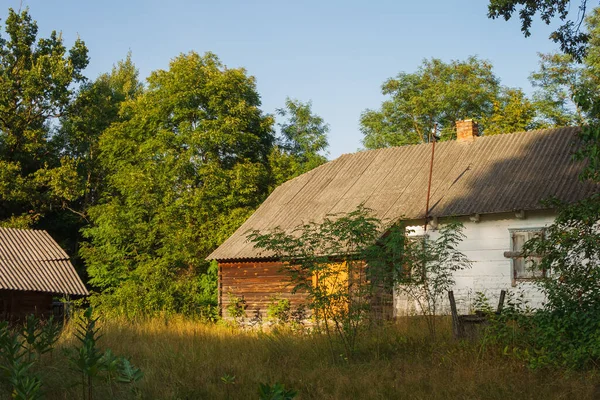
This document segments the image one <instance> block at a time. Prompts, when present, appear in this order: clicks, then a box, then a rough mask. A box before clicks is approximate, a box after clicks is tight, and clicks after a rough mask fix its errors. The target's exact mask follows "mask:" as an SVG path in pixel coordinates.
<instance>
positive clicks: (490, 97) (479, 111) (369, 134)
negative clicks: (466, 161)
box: [360, 57, 533, 149]
mask: <svg viewBox="0 0 600 400" xmlns="http://www.w3.org/2000/svg"><path fill="white" fill-rule="evenodd" d="M382 92H383V94H384V95H389V96H391V99H390V100H386V101H384V102H383V104H382V105H381V109H380V110H366V111H364V112H363V114H362V115H361V120H360V125H361V131H362V133H363V135H364V139H363V144H364V145H365V147H366V148H369V149H373V148H380V147H388V146H401V145H406V144H415V143H423V142H428V141H429V139H430V135H431V132H432V131H433V130H434V129H435V127H436V126H437V129H438V130H439V131H441V135H442V138H443V139H451V138H455V137H456V129H455V122H456V121H457V120H460V119H466V118H473V119H476V120H478V121H480V122H482V125H481V130H482V131H484V132H485V131H486V129H487V126H486V124H489V126H490V128H492V129H490V133H492V132H494V133H496V132H497V131H498V130H499V129H500V128H502V129H507V130H509V131H517V130H523V128H526V127H527V126H528V125H529V124H530V123H531V122H532V119H533V115H532V113H531V111H530V108H531V106H530V105H529V104H528V103H527V101H526V99H525V98H524V96H523V95H522V93H520V92H519V91H516V90H513V89H507V88H503V87H502V86H501V85H500V83H499V80H498V78H497V77H496V76H495V75H494V74H493V72H492V66H491V64H490V63H488V62H487V61H482V60H479V59H478V58H476V57H470V58H469V59H467V60H466V61H451V62H450V63H444V62H443V61H441V60H439V59H431V60H425V61H423V64H422V65H421V66H420V67H419V68H418V70H417V72H415V73H412V74H409V73H404V72H403V73H400V74H399V75H398V76H397V77H396V78H391V79H388V80H387V81H386V82H385V83H384V84H383V86H382ZM500 116H503V117H500ZM492 117H495V119H493V118H492ZM500 119H501V120H502V121H499V120H500ZM501 122H502V123H501Z"/></svg>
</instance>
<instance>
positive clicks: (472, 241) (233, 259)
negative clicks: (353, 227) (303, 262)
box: [209, 120, 599, 315]
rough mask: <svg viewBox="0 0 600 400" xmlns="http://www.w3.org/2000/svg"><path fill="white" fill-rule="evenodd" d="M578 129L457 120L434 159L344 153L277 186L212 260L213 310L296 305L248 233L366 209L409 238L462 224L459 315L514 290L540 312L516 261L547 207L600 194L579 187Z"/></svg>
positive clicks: (414, 151)
mask: <svg viewBox="0 0 600 400" xmlns="http://www.w3.org/2000/svg"><path fill="white" fill-rule="evenodd" d="M578 131H579V128H575V127H570V128H559V129H547V130H537V131H529V132H520V133H509V134H502V135H495V136H481V137H479V135H478V128H477V124H476V123H474V122H473V121H470V120H467V121H458V122H457V137H458V139H457V140H453V141H445V142H440V143H437V144H436V146H435V151H434V147H433V146H434V145H433V144H432V143H426V144H418V145H411V146H403V147H394V148H385V149H379V150H370V151H363V152H358V153H355V154H345V155H342V156H341V157H339V158H338V159H336V160H334V161H331V162H329V163H327V164H324V165H322V166H320V167H318V168H316V169H314V170H312V171H310V172H308V173H306V174H304V175H301V176H299V177H297V178H294V179H292V180H290V181H288V182H286V183H284V184H283V185H281V186H279V187H278V188H277V189H276V190H275V191H274V192H273V193H272V194H271V195H270V196H269V197H268V198H267V200H266V201H265V202H264V203H263V204H262V205H261V206H260V207H259V208H258V209H257V210H256V212H255V213H254V214H253V215H252V216H251V217H250V218H249V219H248V220H247V221H246V222H245V223H244V224H243V225H242V226H241V227H240V228H239V229H238V230H237V231H236V232H235V233H234V234H233V235H232V236H231V237H230V238H228V239H227V240H226V241H225V242H224V243H223V244H222V245H221V246H219V247H218V248H217V249H216V250H215V251H214V252H213V253H212V254H211V255H210V256H209V258H210V259H214V260H217V261H218V262H219V303H220V304H221V306H222V307H224V306H226V305H227V301H228V294H233V295H234V296H236V297H239V298H243V299H244V300H245V302H246V306H247V309H248V310H260V311H264V310H265V307H266V305H267V304H268V299H269V297H270V296H273V295H280V296H283V297H289V298H291V299H293V301H295V302H299V301H302V300H303V299H302V296H296V297H295V296H292V295H291V294H290V289H291V285H290V284H289V280H288V277H287V276H286V274H285V273H284V272H282V271H281V264H280V263H279V262H278V260H276V259H273V258H270V257H269V254H264V253H261V251H259V250H258V249H256V248H254V246H253V244H252V243H250V242H248V241H247V239H246V236H247V232H248V231H249V230H253V229H258V230H261V231H268V230H270V229H272V228H274V227H277V226H279V227H280V228H282V229H284V230H291V229H293V228H294V227H296V226H298V225H299V224H301V223H303V222H307V221H315V222H318V221H319V220H321V219H322V218H323V217H324V216H325V215H327V214H335V213H342V212H350V211H352V210H354V209H356V207H357V206H358V205H359V204H364V205H365V206H366V207H368V208H370V209H372V210H373V212H374V214H375V216H376V217H378V218H380V219H382V220H388V221H398V220H404V221H406V223H408V225H411V226H413V229H414V234H415V235H423V234H425V233H427V235H429V236H430V237H435V236H436V234H437V228H438V226H439V225H440V224H444V222H445V221H447V220H448V219H449V218H452V219H454V220H459V221H461V222H462V223H463V224H464V227H465V230H464V233H465V234H466V236H467V238H466V239H465V240H464V241H463V242H462V243H461V247H460V250H462V251H463V253H464V254H466V255H467V257H468V258H469V259H470V260H471V261H472V262H473V267H472V268H471V269H468V270H464V271H460V272H457V273H456V276H455V280H456V287H455V288H454V294H455V296H456V299H457V303H458V306H459V310H460V311H462V312H466V311H467V310H468V308H469V306H470V304H471V303H472V301H473V298H474V296H475V294H476V292H483V293H485V294H487V295H488V297H489V298H490V299H491V301H494V300H495V299H494V297H497V296H498V295H499V293H500V291H501V290H502V289H511V288H512V289H517V290H522V291H523V292H524V293H525V296H526V298H527V299H528V300H529V301H531V303H532V304H533V305H535V304H539V302H540V301H542V300H543V299H542V298H541V296H540V293H538V292H537V291H536V290H535V289H534V287H533V286H532V284H531V282H532V279H535V277H536V276H535V275H534V273H532V272H531V271H529V270H528V269H527V268H525V263H524V261H523V259H522V257H520V256H519V254H520V250H521V246H522V245H523V243H524V242H525V241H526V240H527V239H528V238H529V237H531V236H532V235H534V234H536V233H537V232H540V231H541V230H542V229H543V228H544V227H545V226H548V225H549V224H551V223H552V222H553V220H554V218H555V215H556V213H555V210H553V209H552V208H551V207H550V206H549V205H548V204H547V203H546V202H544V200H547V199H549V198H557V199H559V200H562V201H565V202H575V201H577V200H580V199H583V198H585V197H587V196H590V195H591V194H593V193H597V192H599V186H598V185H597V184H593V183H589V182H582V181H581V180H580V179H579V174H580V172H581V171H582V168H583V163H582V162H579V161H575V160H574V159H573V152H574V150H575V149H576V146H577V133H578ZM427 205H428V206H427ZM425 227H426V228H425ZM425 229H426V231H427V232H424V230H425ZM413 312H419V310H416V309H415V304H414V303H412V302H411V301H409V300H408V299H407V298H404V297H403V296H401V295H399V294H398V293H395V294H394V314H395V315H402V314H406V313H413Z"/></svg>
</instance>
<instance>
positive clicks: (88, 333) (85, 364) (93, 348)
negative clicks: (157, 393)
mask: <svg viewBox="0 0 600 400" xmlns="http://www.w3.org/2000/svg"><path fill="white" fill-rule="evenodd" d="M93 313H94V311H93V308H92V307H89V308H88V309H86V310H85V311H84V312H83V314H82V315H81V316H80V318H79V320H78V322H77V326H76V332H75V337H76V338H77V340H78V341H79V347H76V348H75V349H74V351H68V353H69V354H70V355H69V361H70V362H71V367H72V368H73V369H74V370H75V371H77V372H80V373H81V384H82V390H83V392H82V399H83V400H85V399H88V400H92V399H93V393H94V390H93V389H94V380H96V379H97V378H99V377H102V376H104V377H105V378H106V380H107V381H108V383H109V387H110V389H111V393H112V386H111V383H112V382H114V381H116V382H119V383H135V382H137V381H139V380H140V379H142V378H143V376H144V374H143V372H142V371H141V370H140V369H139V368H136V367H134V366H133V365H132V364H131V362H130V361H129V360H128V359H126V358H124V357H118V356H115V355H114V354H113V353H112V351H111V350H110V349H106V350H105V351H104V352H102V351H101V350H100V349H99V347H98V340H99V339H100V337H101V336H102V335H100V334H99V331H100V328H99V327H97V323H98V319H99V317H94V314H93Z"/></svg>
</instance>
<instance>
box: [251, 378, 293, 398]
mask: <svg viewBox="0 0 600 400" xmlns="http://www.w3.org/2000/svg"><path fill="white" fill-rule="evenodd" d="M297 395H298V392H297V391H295V390H293V389H286V388H285V385H283V384H281V383H279V382H278V383H274V384H273V385H269V384H268V383H261V384H259V387H258V398H259V399H260V400H292V399H294V398H296V396H297Z"/></svg>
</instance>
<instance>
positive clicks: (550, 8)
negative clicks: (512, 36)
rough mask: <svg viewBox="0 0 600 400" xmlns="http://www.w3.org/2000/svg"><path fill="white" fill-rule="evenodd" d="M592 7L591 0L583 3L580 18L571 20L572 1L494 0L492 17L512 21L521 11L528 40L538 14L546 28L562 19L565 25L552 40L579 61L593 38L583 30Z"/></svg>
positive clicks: (489, 11) (492, 0) (490, 12)
mask: <svg viewBox="0 0 600 400" xmlns="http://www.w3.org/2000/svg"><path fill="white" fill-rule="evenodd" d="M590 2H591V1H590ZM588 6H589V2H588V0H581V1H580V4H579V7H578V12H577V17H576V19H575V20H571V19H569V18H568V17H569V12H570V11H571V1H570V0H534V1H531V0H490V2H489V5H488V17H489V18H494V19H495V18H499V17H502V18H504V19H505V20H507V21H508V20H509V19H510V18H511V17H512V16H513V14H515V13H516V12H517V10H518V14H519V19H520V20H521V31H522V32H523V34H524V35H525V37H528V36H530V35H531V30H530V28H531V23H532V22H533V18H534V16H535V15H536V14H537V13H539V14H540V18H541V19H542V21H544V23H546V25H550V23H551V22H552V21H553V19H554V18H558V19H560V20H561V21H563V24H562V25H561V26H560V27H559V28H558V29H557V30H555V31H554V32H552V33H551V34H550V39H552V40H553V41H554V42H556V43H558V44H560V48H561V50H562V51H563V52H564V53H565V54H569V55H571V56H572V57H574V58H575V59H576V60H578V61H579V60H581V59H582V58H583V57H584V56H585V54H586V46H587V43H588V41H589V39H590V37H589V35H588V34H587V33H586V32H584V31H581V30H580V28H581V24H582V23H583V21H584V19H585V16H586V11H587V9H588ZM565 20H566V21H565Z"/></svg>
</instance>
